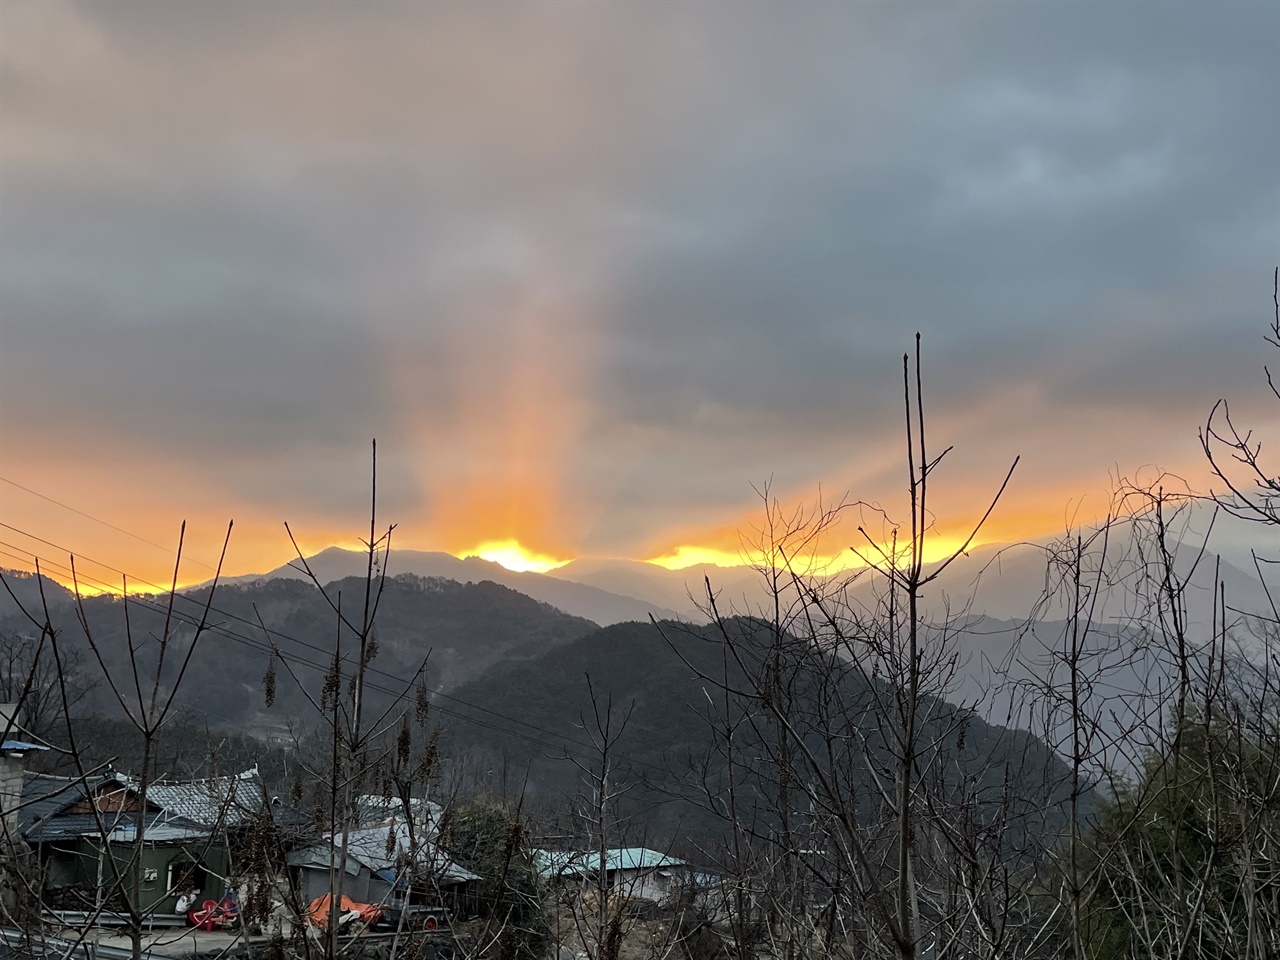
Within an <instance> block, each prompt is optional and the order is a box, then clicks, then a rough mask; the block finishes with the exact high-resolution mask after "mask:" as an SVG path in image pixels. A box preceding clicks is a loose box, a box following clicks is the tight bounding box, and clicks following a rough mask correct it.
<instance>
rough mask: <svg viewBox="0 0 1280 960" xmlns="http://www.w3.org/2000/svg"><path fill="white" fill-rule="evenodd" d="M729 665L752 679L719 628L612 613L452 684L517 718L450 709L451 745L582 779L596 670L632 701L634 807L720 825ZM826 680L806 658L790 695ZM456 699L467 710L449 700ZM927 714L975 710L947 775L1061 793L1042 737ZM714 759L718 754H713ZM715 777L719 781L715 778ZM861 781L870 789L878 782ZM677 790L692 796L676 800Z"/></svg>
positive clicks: (732, 680)
mask: <svg viewBox="0 0 1280 960" xmlns="http://www.w3.org/2000/svg"><path fill="white" fill-rule="evenodd" d="M753 631H754V632H755V634H756V635H757V637H758V643H759V644H763V643H764V638H765V635H766V633H767V632H766V631H764V630H763V628H762V627H757V626H755V625H753V623H752V622H751V621H742V620H739V621H735V633H736V634H737V636H738V639H739V642H740V643H742V644H743V648H744V649H745V654H744V656H745V657H746V659H747V660H748V661H750V660H751V658H752V657H757V656H759V655H761V651H762V649H763V647H762V646H757V647H756V649H755V650H754V651H753V650H752V649H751V646H752V644H753V643H756V642H757V641H754V640H752V639H751V638H752V634H753ZM664 634H665V636H664ZM725 670H727V671H728V673H727V677H728V681H729V685H730V686H731V687H734V688H737V689H744V688H745V687H746V686H748V684H747V681H746V676H745V674H744V672H743V670H742V669H741V668H740V667H738V666H737V665H736V664H735V663H734V661H733V660H732V659H731V658H730V659H729V660H728V661H727V663H726V659H725V657H724V653H723V648H722V646H721V644H720V641H719V637H718V635H717V634H716V633H715V632H714V630H713V628H711V627H690V626H688V625H685V624H675V623H665V624H662V625H661V629H659V628H656V627H654V626H653V625H652V624H648V623H624V624H615V625H613V626H610V627H606V628H603V629H601V630H597V631H594V632H592V633H589V634H587V635H585V636H582V637H579V638H578V639H577V640H574V641H573V642H571V643H567V644H563V645H561V646H558V647H556V648H554V649H551V650H548V651H546V652H545V653H542V654H540V655H539V656H536V657H534V658H532V659H529V660H526V661H523V662H519V663H513V662H504V663H499V664H497V665H495V666H494V667H492V668H491V669H490V670H488V671H487V672H486V673H485V674H484V675H482V676H481V677H479V678H477V679H475V680H472V681H471V682H469V683H466V684H463V685H461V686H460V687H458V688H456V689H455V690H453V691H452V694H453V695H454V696H456V697H458V698H460V699H462V700H465V701H467V702H469V703H471V704H475V705H478V706H480V707H486V708H490V709H492V710H494V711H497V712H498V713H500V714H503V715H504V716H505V717H507V718H510V719H509V720H505V721H504V720H495V718H494V717H493V716H492V715H491V714H476V716H477V717H478V719H479V720H480V721H482V722H481V723H478V724H473V723H469V722H466V721H464V720H460V719H450V720H449V721H448V723H447V724H446V729H447V730H448V732H449V734H450V739H449V744H448V748H447V749H448V750H449V751H451V753H452V754H454V755H462V754H465V753H467V752H477V753H481V754H485V755H489V756H491V757H493V758H495V760H497V759H501V760H503V762H505V763H506V764H508V765H512V764H514V765H515V766H516V767H518V768H521V769H523V768H524V767H526V766H527V768H528V770H529V772H530V784H531V789H533V790H534V791H537V792H540V793H542V794H546V795H555V794H557V793H565V794H573V793H574V792H575V791H579V790H580V789H581V774H580V772H579V771H578V769H577V768H576V767H575V766H574V765H573V764H572V763H571V762H570V761H568V760H567V759H564V755H565V754H566V753H571V754H575V755H577V756H579V757H580V758H591V757H593V756H594V757H595V758H596V760H597V762H598V755H596V754H593V752H592V750H591V749H590V747H589V746H585V744H586V743H587V742H588V741H589V739H590V737H589V735H588V731H589V730H590V729H591V728H592V724H593V706H592V702H591V697H590V694H589V692H588V685H587V676H590V678H591V684H592V687H593V688H594V690H595V693H596V702H597V704H598V705H600V706H601V708H602V709H603V706H604V705H605V704H606V702H608V700H609V699H610V698H611V699H612V704H613V709H614V712H615V714H617V715H619V716H620V715H621V714H623V713H625V712H626V711H628V710H630V711H631V713H630V719H629V721H628V723H627V725H626V728H625V731H624V732H623V734H622V736H621V737H620V739H619V741H618V744H617V751H616V765H615V776H616V778H617V782H618V783H619V784H620V785H621V784H623V783H627V784H630V785H631V792H630V794H629V796H628V803H629V805H630V806H631V808H632V809H634V810H637V811H645V814H644V818H645V819H646V820H647V821H648V822H649V823H650V824H651V826H652V828H653V829H657V830H667V831H675V829H676V825H677V824H681V827H680V829H681V830H682V831H684V832H688V831H689V830H691V829H692V830H695V831H697V832H716V831H718V830H719V829H721V828H722V826H723V825H722V823H721V821H719V820H718V819H717V818H716V817H715V816H713V815H711V814H709V813H708V812H707V811H706V810H705V809H701V807H702V806H704V805H705V801H706V798H705V797H702V798H699V797H698V793H699V788H698V787H697V786H696V781H697V780H698V779H699V776H697V775H691V774H692V771H695V770H696V769H697V768H698V767H699V766H700V764H701V762H702V761H703V760H705V759H706V758H707V757H708V756H709V754H711V753H712V752H713V751H714V749H715V736H714V734H713V728H712V725H711V724H712V722H714V718H715V717H716V716H717V715H718V712H719V710H720V708H721V703H722V698H723V694H722V693H721V692H720V691H719V690H718V688H717V686H716V684H715V683H713V682H709V681H707V680H704V679H702V676H700V675H705V676H709V677H714V678H719V677H722V676H725V673H724V671H725ZM870 683H871V681H867V680H863V679H860V678H858V677H857V675H856V674H853V673H849V674H847V675H846V676H845V677H844V679H843V680H842V682H841V685H840V686H841V691H840V695H841V696H843V697H844V698H845V703H846V705H847V708H848V709H849V710H851V711H853V712H859V711H862V712H864V713H865V716H866V718H867V720H868V723H867V726H868V728H870V726H871V724H872V716H873V714H874V711H875V709H876V707H875V706H874V699H875V698H874V697H873V696H872V693H873V691H872V688H871V686H870ZM821 685H822V680H821V678H818V677H816V676H814V675H812V674H811V673H807V672H806V670H805V669H804V668H801V669H799V670H797V671H796V673H795V675H794V676H793V677H792V679H791V691H792V695H793V696H794V697H796V698H797V702H800V703H812V702H813V699H814V698H815V697H818V696H821V695H823V694H822V692H821V689H820V688H821ZM880 692H883V688H880ZM451 708H454V709H458V710H461V711H463V712H466V710H465V708H463V707H457V706H455V705H452V704H451ZM750 709H752V707H751V705H750V704H745V703H744V702H742V701H740V700H739V701H735V703H734V705H733V706H732V707H731V710H733V711H737V712H738V713H739V715H740V714H741V712H742V711H744V710H750ZM922 715H927V716H928V717H929V719H928V720H927V721H926V724H927V725H932V727H931V728H932V729H933V730H934V731H937V732H939V733H941V731H943V730H947V729H950V728H951V727H952V726H954V725H955V721H957V720H959V719H960V718H961V717H962V716H963V717H966V718H967V719H966V720H965V722H964V724H963V727H964V733H963V735H962V736H960V737H958V738H956V737H954V736H953V737H952V738H951V740H950V741H949V742H948V743H947V744H945V745H944V746H943V747H942V750H943V754H944V757H945V761H946V762H945V763H944V764H943V766H945V767H946V768H947V769H948V770H949V771H950V772H949V773H948V774H947V776H948V777H950V778H952V779H951V782H952V783H959V782H961V781H968V782H971V783H978V784H979V785H980V786H983V787H986V788H989V789H990V790H992V791H995V792H998V791H1000V790H1001V789H1003V785H1004V783H1005V782H1006V780H1008V782H1010V783H1011V784H1012V785H1013V790H1014V796H1015V797H1016V798H1017V799H1018V800H1019V801H1020V802H1021V803H1022V804H1023V805H1024V806H1026V807H1027V809H1028V810H1034V811H1040V812H1043V811H1044V810H1045V808H1046V807H1048V806H1050V805H1052V804H1053V803H1056V802H1058V801H1060V800H1061V797H1062V780H1063V777H1064V775H1065V772H1066V768H1065V765H1064V764H1063V763H1062V762H1061V760H1060V759H1059V758H1058V757H1057V756H1056V755H1055V754H1054V753H1053V752H1052V751H1051V750H1050V749H1049V748H1048V747H1047V746H1046V745H1045V744H1044V743H1043V742H1041V741H1040V740H1038V739H1037V738H1036V737H1034V736H1032V735H1031V734H1029V733H1027V732H1025V731H1022V730H1013V729H1008V728H1005V727H1000V726H996V725H993V724H990V723H987V722H985V721H983V720H982V719H981V718H979V717H977V716H971V715H968V712H967V711H961V710H960V708H957V707H955V706H952V705H950V704H947V703H944V702H942V701H938V700H929V701H927V706H926V708H922ZM513 721H514V722H513ZM520 723H523V724H524V725H523V726H520V725H519V724H520ZM495 727H501V728H502V729H501V730H497V729H494V728H495ZM748 739H749V738H746V739H744V741H743V743H742V744H740V746H741V747H742V748H743V749H748V750H749V744H748V743H747V740H748ZM870 739H871V740H872V753H873V755H875V756H876V757H877V758H878V760H879V761H880V762H882V763H883V762H886V760H887V749H886V746H885V744H884V743H883V742H881V743H875V742H874V737H871V738H870ZM924 739H926V740H927V739H929V737H928V736H926V737H925V738H924ZM533 741H538V742H533ZM714 767H715V764H714V763H713V764H711V765H710V768H714ZM720 767H723V762H722V761H721V763H720ZM868 778H869V775H868ZM707 786H709V787H711V788H713V789H714V784H713V783H712V784H708V785H707ZM864 786H865V787H866V788H867V789H865V791H864V792H865V794H866V796H867V797H868V798H870V797H871V796H872V794H873V791H872V790H871V789H870V784H869V783H868V784H865V785H864ZM673 796H675V797H683V798H684V800H683V801H682V802H672V798H673ZM761 815H762V816H766V815H767V814H763V813H762V814H761ZM1064 817H1065V811H1063V812H1061V813H1059V814H1056V815H1053V816H1051V817H1050V820H1051V821H1052V820H1056V821H1057V822H1058V823H1061V822H1062V820H1063V818H1064Z"/></svg>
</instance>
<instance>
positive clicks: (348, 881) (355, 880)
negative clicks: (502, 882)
mask: <svg viewBox="0 0 1280 960" xmlns="http://www.w3.org/2000/svg"><path fill="white" fill-rule="evenodd" d="M415 839H416V840H417V844H416V846H417V856H416V857H411V856H410V847H411V845H410V842H409V831H408V829H407V828H406V827H405V824H404V822H403V821H401V820H398V819H392V820H389V821H387V822H386V823H379V824H375V825H372V826H366V827H360V828H357V829H354V830H350V831H348V832H347V833H346V835H345V837H344V836H343V835H342V834H341V833H339V834H336V835H335V836H334V838H333V839H332V840H330V839H328V838H324V839H321V840H318V841H316V842H314V843H312V844H310V845H308V846H306V847H303V848H301V849H299V850H295V851H294V852H293V853H291V854H289V856H288V863H289V868H290V870H291V871H293V873H294V878H293V880H294V885H295V887H296V889H297V890H298V892H299V894H300V896H301V898H302V900H303V902H311V901H314V900H315V899H317V898H320V897H323V896H325V895H326V894H328V893H329V892H330V890H331V889H332V888H331V886H330V883H331V879H334V871H339V870H341V871H342V873H343V875H342V884H341V892H342V895H343V896H344V897H349V898H350V899H351V900H354V901H356V902H359V903H373V904H382V905H385V906H387V907H389V908H390V909H391V910H393V911H394V910H398V909H403V908H404V907H405V906H407V905H409V904H410V903H413V904H421V903H426V902H431V901H435V902H440V903H443V904H447V905H448V906H449V907H450V908H451V909H452V910H453V912H454V913H460V912H465V903H464V901H463V896H464V893H465V890H466V888H467V886H468V885H470V884H473V883H474V882H475V881H477V880H479V879H480V877H479V876H478V875H476V874H474V873H472V872H471V871H470V870H467V869H465V868H463V867H461V866H459V865H458V864H456V863H454V862H453V861H452V860H451V859H450V858H449V857H448V856H447V855H446V854H445V853H444V852H443V851H442V850H441V849H440V848H439V847H438V846H437V845H436V844H435V842H434V840H433V839H432V837H430V836H428V837H416V838H415ZM344 841H345V842H344ZM344 850H345V852H346V855H345V857H344V856H343V851H344ZM344 862H345V869H343V865H344ZM333 886H337V884H336V883H335V884H333Z"/></svg>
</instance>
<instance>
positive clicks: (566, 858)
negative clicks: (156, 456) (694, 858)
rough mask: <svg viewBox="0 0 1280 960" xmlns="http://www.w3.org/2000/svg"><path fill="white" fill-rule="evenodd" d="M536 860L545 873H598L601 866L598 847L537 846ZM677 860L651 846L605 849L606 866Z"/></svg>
mask: <svg viewBox="0 0 1280 960" xmlns="http://www.w3.org/2000/svg"><path fill="white" fill-rule="evenodd" d="M533 862H534V866H535V867H536V868H537V870H538V872H539V873H540V874H542V875H543V876H544V877H575V876H581V875H582V874H584V873H595V872H596V871H598V870H599V869H600V853H599V851H588V850H582V851H570V850H534V851H533ZM682 866H684V861H683V860H677V859H676V858H675V857H670V856H668V855H667V854H665V853H662V852H661V851H658V850H650V849H649V848H648V847H619V848H617V849H614V850H606V851H605V854H604V868H605V870H607V871H612V870H657V869H660V868H662V867H682Z"/></svg>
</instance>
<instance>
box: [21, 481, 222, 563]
mask: <svg viewBox="0 0 1280 960" xmlns="http://www.w3.org/2000/svg"><path fill="white" fill-rule="evenodd" d="M0 483H7V484H8V485H9V486H11V487H16V488H17V489H19V490H21V491H22V492H23V493H29V494H31V496H33V497H39V498H40V499H41V500H44V501H46V502H47V503H52V504H54V505H55V506H58V507H61V508H62V509H63V510H70V511H71V512H72V513H74V514H75V515H76V516H79V517H84V518H85V519H86V520H92V521H93V522H94V523H98V524H101V525H102V526H104V527H107V528H109V529H111V530H114V531H116V532H117V533H123V534H124V535H125V536H126V537H132V538H133V539H134V540H137V541H138V542H139V543H145V544H146V545H147V546H149V547H155V548H156V549H157V550H162V551H164V552H165V553H166V554H168V555H169V556H170V557H172V556H173V555H174V554H175V553H176V552H177V551H175V550H174V549H173V548H172V547H166V546H165V545H164V544H162V543H156V542H155V541H154V540H148V539H147V538H146V537H144V536H142V535H141V534H138V533H134V532H133V531H132V530H126V529H125V528H124V527H120V526H117V525H116V524H114V523H111V522H110V521H107V520H103V519H102V518H101V517H95V516H94V515H93V514H91V513H86V512H85V511H83V510H80V509H78V508H76V507H73V506H71V505H70V504H69V503H63V502H62V501H61V500H57V499H55V498H53V497H51V496H49V495H48V494H44V493H40V491H38V490H32V489H31V488H30V487H27V486H23V485H22V484H20V483H18V482H17V481H16V480H10V479H9V478H8V477H0ZM183 556H184V557H186V559H188V560H190V561H191V562H192V563H194V564H196V565H197V566H200V567H204V568H205V569H206V570H216V569H217V568H216V567H214V566H212V565H211V564H208V563H205V562H204V561H203V560H197V559H196V558H195V557H193V556H191V555H190V554H187V553H184V554H183Z"/></svg>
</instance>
